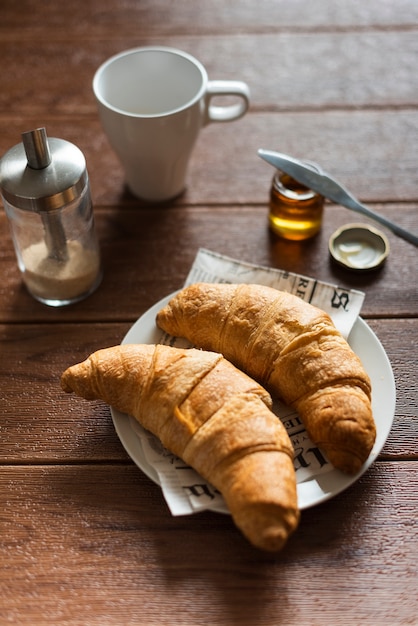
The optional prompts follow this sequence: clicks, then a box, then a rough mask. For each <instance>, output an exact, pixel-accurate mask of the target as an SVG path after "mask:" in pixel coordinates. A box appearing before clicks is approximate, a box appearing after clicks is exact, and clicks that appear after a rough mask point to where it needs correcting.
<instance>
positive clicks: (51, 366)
mask: <svg viewBox="0 0 418 626" xmlns="http://www.w3.org/2000/svg"><path fill="white" fill-rule="evenodd" d="M370 325H371V328H372V329H373V330H374V331H375V332H376V334H377V335H378V337H379V339H380V341H381V343H382V345H383V347H384V348H385V350H386V352H387V354H388V357H389V360H390V361H391V363H392V367H393V371H394V376H395V381H396V384H397V387H398V398H397V406H396V415H395V420H394V425H393V428H392V431H391V433H390V435H389V438H388V442H387V444H386V446H385V449H384V451H383V454H384V458H387V459H418V446H417V440H416V432H417V428H418V386H417V380H416V376H415V372H416V367H411V362H413V360H414V358H415V360H416V357H414V346H416V345H417V344H418V322H417V320H416V319H414V320H409V319H407V320H371V321H370ZM129 326H130V325H129V324H106V323H100V324H57V323H55V324H32V325H4V326H0V354H4V355H7V358H4V359H2V360H1V361H0V380H2V381H4V382H3V383H2V421H1V437H0V458H1V460H2V462H3V463H12V462H16V463H30V462H32V463H40V462H53V461H54V462H56V463H63V462H80V461H84V460H91V461H99V460H106V461H109V460H119V461H127V459H128V457H127V455H126V453H125V452H124V450H123V449H122V446H121V444H120V443H119V440H118V437H117V435H116V433H115V431H114V427H113V423H112V420H111V416H110V411H109V408H108V407H107V405H105V404H104V403H102V402H86V401H84V400H82V399H80V398H77V397H74V396H71V395H67V394H65V393H64V392H62V391H61V388H60V385H59V378H60V376H61V374H62V372H63V371H64V369H66V368H67V367H69V366H70V365H73V364H74V363H78V362H79V361H82V360H84V359H85V358H86V357H87V356H88V355H89V354H90V353H91V352H93V351H94V350H97V349H100V348H106V347H109V346H112V345H116V344H119V343H120V342H121V340H122V338H123V336H124V335H125V334H126V332H127V330H128V328H129ZM6 381H7V387H6V385H5V383H6Z"/></svg>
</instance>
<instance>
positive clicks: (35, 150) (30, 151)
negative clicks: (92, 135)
mask: <svg viewBox="0 0 418 626" xmlns="http://www.w3.org/2000/svg"><path fill="white" fill-rule="evenodd" d="M87 180H88V175H87V169H86V160H85V158H84V155H83V153H82V152H81V150H80V149H79V148H77V146H75V145H74V144H72V143H70V142H69V141H65V140H64V139H57V138H54V137H52V138H47V135H46V131H45V128H37V129H35V130H32V131H28V132H25V133H22V143H20V144H17V145H16V146H14V147H13V148H11V149H10V150H8V152H6V154H5V155H4V156H3V157H2V159H1V160H0V188H1V193H2V196H3V197H4V199H5V200H7V202H9V203H10V204H12V205H13V206H16V207H18V208H20V209H25V210H28V211H50V210H53V209H57V208H59V207H61V206H63V205H64V204H67V203H68V202H72V201H73V200H75V199H76V198H77V197H78V196H79V195H80V193H81V191H82V190H83V189H84V187H85V184H86V182H87Z"/></svg>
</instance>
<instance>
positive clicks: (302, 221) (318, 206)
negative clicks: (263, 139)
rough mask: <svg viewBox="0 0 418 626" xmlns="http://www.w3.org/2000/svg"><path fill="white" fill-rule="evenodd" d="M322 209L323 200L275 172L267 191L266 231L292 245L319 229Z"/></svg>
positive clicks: (309, 190) (289, 178) (280, 173)
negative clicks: (268, 208)
mask: <svg viewBox="0 0 418 626" xmlns="http://www.w3.org/2000/svg"><path fill="white" fill-rule="evenodd" d="M311 167H313V166H311ZM318 171H319V170H318ZM323 209H324V198H323V196H321V195H320V194H318V193H316V192H315V191H312V190H311V189H308V188H307V187H305V186H304V185H301V184H300V183H298V182H297V181H296V180H294V179H293V178H292V177H291V176H289V175H288V174H285V173H284V172H281V171H279V170H278V171H277V172H276V174H275V175H274V178H273V182H272V186H271V190H270V211H269V224H270V228H271V230H272V231H273V232H274V233H275V234H276V235H279V236H280V237H283V238H284V239H290V240H293V241H301V240H303V239H309V238H310V237H313V236H314V235H316V234H317V233H318V232H319V230H320V228H321V224H322V214H323Z"/></svg>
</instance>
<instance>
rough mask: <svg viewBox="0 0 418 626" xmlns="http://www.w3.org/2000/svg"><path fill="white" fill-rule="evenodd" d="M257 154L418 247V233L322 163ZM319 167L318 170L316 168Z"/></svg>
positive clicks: (269, 153)
mask: <svg viewBox="0 0 418 626" xmlns="http://www.w3.org/2000/svg"><path fill="white" fill-rule="evenodd" d="M258 155H259V156H260V157H261V158H262V159H263V160H264V161H266V162H267V163H269V164H270V165H273V166H274V167H275V168H276V169H278V170H281V171H282V172H284V173H285V174H288V176H291V177H292V178H293V179H294V180H296V181H297V182H298V183H300V184H301V185H304V186H305V187H308V189H312V191H316V192H317V193H319V194H320V195H321V196H324V198H327V199H328V200H331V201H332V202H334V203H335V204H340V205H341V206H344V207H346V208H347V209H351V210H352V211H356V212H357V213H361V214H362V215H365V216H366V217H369V218H370V219H373V220H375V221H376V222H379V224H382V225H383V226H386V228H389V230H391V231H392V232H393V233H394V234H395V235H397V236H398V237H401V238H402V239H405V241H408V242H409V243H412V244H413V245H414V246H418V236H417V235H414V234H413V233H411V232H409V231H407V230H405V229H404V228H402V227H401V226H399V225H398V224H395V223H394V222H392V220H389V219H387V218H386V217H383V215H379V213H375V212H374V211H372V210H371V209H369V208H368V207H366V206H365V205H364V204H362V203H361V202H359V200H357V198H355V197H354V196H353V195H352V194H351V193H350V192H349V191H348V190H347V189H346V188H345V187H344V186H343V185H342V184H341V183H339V182H338V181H337V180H335V179H334V178H332V177H331V176H329V174H326V173H325V172H323V170H322V169H321V168H320V167H319V166H316V164H315V166H313V165H310V163H309V162H305V161H299V160H298V159H295V158H293V157H291V156H289V155H287V154H282V153H281V152H274V151H272V150H263V149H260V150H258ZM317 168H318V170H319V171H317Z"/></svg>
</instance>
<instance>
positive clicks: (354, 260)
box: [329, 223, 389, 271]
mask: <svg viewBox="0 0 418 626" xmlns="http://www.w3.org/2000/svg"><path fill="white" fill-rule="evenodd" d="M329 252H330V255H331V256H332V258H333V259H334V260H335V261H336V263H338V264H339V265H342V266H343V267H346V268H348V269H350V270H356V271H366V270H372V269H376V268H378V267H380V266H381V265H382V264H383V263H384V262H385V260H386V258H387V256H388V254H389V241H388V239H387V237H386V235H384V234H383V233H382V232H381V231H380V230H377V229H376V228H374V227H373V226H369V225H368V224H357V223H356V224H345V225H344V226H341V228H338V229H337V230H336V231H335V232H334V233H333V234H332V235H331V237H330V240H329Z"/></svg>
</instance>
